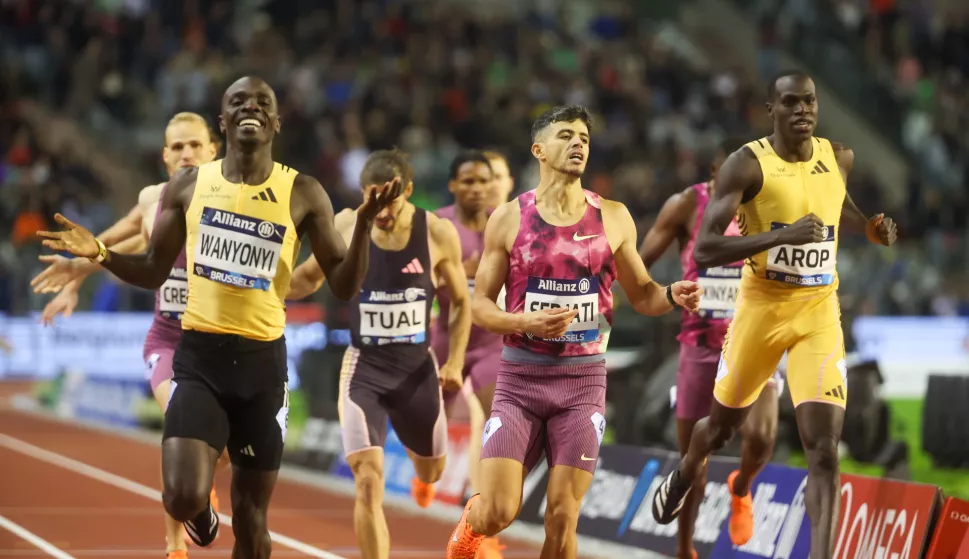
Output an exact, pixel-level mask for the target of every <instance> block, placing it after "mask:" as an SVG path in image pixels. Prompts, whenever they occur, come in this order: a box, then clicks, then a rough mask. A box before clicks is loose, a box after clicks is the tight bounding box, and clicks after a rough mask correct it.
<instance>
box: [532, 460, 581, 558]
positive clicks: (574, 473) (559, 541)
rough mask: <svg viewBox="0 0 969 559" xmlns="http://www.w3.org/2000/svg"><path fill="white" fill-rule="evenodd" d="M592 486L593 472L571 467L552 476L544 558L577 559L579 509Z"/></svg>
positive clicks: (557, 468) (554, 471)
mask: <svg viewBox="0 0 969 559" xmlns="http://www.w3.org/2000/svg"><path fill="white" fill-rule="evenodd" d="M590 485H592V472H589V471H588V470H580V469H578V468H572V467H569V466H553V467H552V468H551V469H550V470H549V476H548V493H547V495H548V505H547V506H546V508H545V544H544V545H543V546H542V555H541V559H575V557H576V555H577V553H578V551H577V550H578V540H577V536H576V528H577V527H578V525H579V507H580V506H581V505H582V499H583V497H585V493H586V491H588V490H589V486H590Z"/></svg>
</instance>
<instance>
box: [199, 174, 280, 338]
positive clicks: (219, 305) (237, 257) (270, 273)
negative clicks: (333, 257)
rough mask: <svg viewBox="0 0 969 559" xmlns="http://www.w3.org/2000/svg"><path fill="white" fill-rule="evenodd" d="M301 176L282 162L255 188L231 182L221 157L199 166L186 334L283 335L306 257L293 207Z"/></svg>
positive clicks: (274, 336) (265, 336) (252, 336)
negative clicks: (296, 268) (301, 254)
mask: <svg viewBox="0 0 969 559" xmlns="http://www.w3.org/2000/svg"><path fill="white" fill-rule="evenodd" d="M298 174H299V173H297V172H296V171H294V170H293V169H290V168H289V167H286V166H283V165H280V164H279V163H274V164H273V170H272V173H271V174H270V175H269V178H268V179H267V180H266V182H264V183H263V184H260V185H258V186H253V185H248V184H236V183H231V182H229V181H227V180H226V179H225V178H224V177H223V176H222V160H221V159H219V160H217V161H213V162H212V163H207V164H205V165H202V166H201V167H199V170H198V179H197V180H196V182H195V193H194V194H193V196H192V202H191V204H190V205H189V208H188V211H187V212H186V213H185V222H186V233H187V235H186V239H185V256H186V258H187V264H188V266H187V270H188V304H187V306H186V308H185V313H184V314H183V315H182V328H183V329H185V330H200V331H203V332H214V333H219V334H236V335H239V336H243V337H246V338H250V339H254V340H263V341H269V340H275V339H277V338H279V337H280V336H282V335H283V330H284V329H285V327H286V307H285V304H284V301H285V297H286V293H287V292H288V291H289V279H290V276H291V275H292V272H293V265H294V262H295V260H296V255H297V252H298V251H299V243H298V241H297V238H296V227H295V225H294V224H293V220H292V216H291V214H290V208H289V200H290V197H291V195H292V192H293V181H294V180H295V179H296V175H298Z"/></svg>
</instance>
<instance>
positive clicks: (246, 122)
mask: <svg viewBox="0 0 969 559" xmlns="http://www.w3.org/2000/svg"><path fill="white" fill-rule="evenodd" d="M237 126H238V127H239V129H240V130H259V129H260V128H262V123H261V122H259V121H258V120H256V119H254V118H244V119H242V120H240V121H239V124H238V125H237Z"/></svg>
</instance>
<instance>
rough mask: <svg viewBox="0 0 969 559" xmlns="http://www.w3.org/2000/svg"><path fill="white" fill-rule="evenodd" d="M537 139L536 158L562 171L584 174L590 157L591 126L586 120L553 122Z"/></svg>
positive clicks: (534, 145)
mask: <svg viewBox="0 0 969 559" xmlns="http://www.w3.org/2000/svg"><path fill="white" fill-rule="evenodd" d="M536 139H537V140H538V141H537V142H536V143H534V144H532V155H534V156H535V158H536V159H538V160H539V161H541V162H542V163H545V164H546V165H548V166H550V167H551V168H552V169H554V170H556V171H558V172H560V173H564V174H566V175H572V176H574V177H581V176H582V173H583V172H584V171H585V165H586V161H587V160H588V159H589V127H588V126H586V125H585V123H584V122H582V121H581V120H573V121H572V122H553V123H552V124H550V125H548V127H547V128H545V130H543V131H542V133H541V135H540V136H539V137H538V138H536Z"/></svg>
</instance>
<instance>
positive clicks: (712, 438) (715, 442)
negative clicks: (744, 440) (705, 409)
mask: <svg viewBox="0 0 969 559" xmlns="http://www.w3.org/2000/svg"><path fill="white" fill-rule="evenodd" d="M700 421H705V422H707V440H708V441H709V442H710V445H709V446H710V448H711V449H712V450H714V451H716V450H720V449H721V448H723V447H724V446H726V444H727V443H729V442H730V440H731V439H733V438H734V435H736V434H737V427H736V426H734V425H723V424H716V423H712V422H710V420H709V418H707V419H702V420H700Z"/></svg>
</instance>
